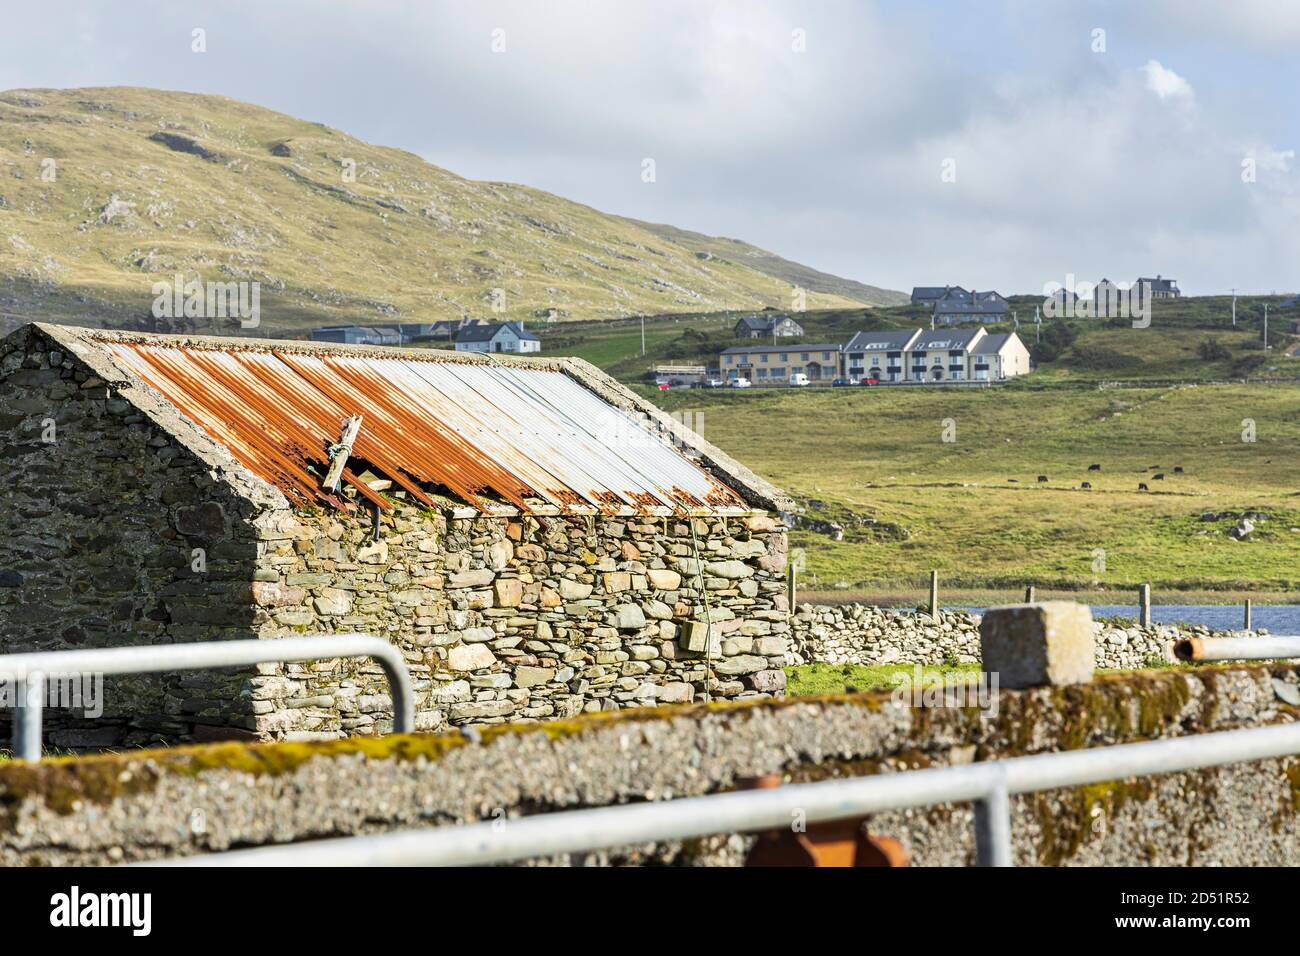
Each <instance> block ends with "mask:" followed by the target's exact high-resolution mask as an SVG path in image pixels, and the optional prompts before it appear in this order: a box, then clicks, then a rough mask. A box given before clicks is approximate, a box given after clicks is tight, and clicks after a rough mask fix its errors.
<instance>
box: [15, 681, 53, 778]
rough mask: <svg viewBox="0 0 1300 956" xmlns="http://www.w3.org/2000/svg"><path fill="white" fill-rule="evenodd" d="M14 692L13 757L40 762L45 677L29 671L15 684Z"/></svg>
mask: <svg viewBox="0 0 1300 956" xmlns="http://www.w3.org/2000/svg"><path fill="white" fill-rule="evenodd" d="M15 690H17V691H18V694H17V704H18V707H17V710H15V711H14V756H15V757H17V758H18V759H19V760H33V761H35V760H40V759H41V716H42V714H43V708H44V706H45V675H44V674H42V673H41V672H40V671H29V672H28V673H26V674H25V675H23V678H22V680H20V681H18V682H17V685H16V686H15Z"/></svg>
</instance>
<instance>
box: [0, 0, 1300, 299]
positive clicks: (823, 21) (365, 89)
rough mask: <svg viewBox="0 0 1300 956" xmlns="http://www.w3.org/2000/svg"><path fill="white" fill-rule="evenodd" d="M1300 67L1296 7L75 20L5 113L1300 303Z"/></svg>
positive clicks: (53, 36) (738, 231)
mask: <svg viewBox="0 0 1300 956" xmlns="http://www.w3.org/2000/svg"><path fill="white" fill-rule="evenodd" d="M196 29H202V30H203V31H204V39H205V45H206V50H205V51H204V52H202V53H196V52H194V50H193V48H192V47H193V40H192V37H193V31H194V30H196ZM1298 48H1300V2H1296V0H1232V2H1228V0H1123V2H1086V0H1074V2H1064V0H964V2H962V0H946V2H945V0H911V2H904V0H878V2H872V0H844V2H840V0H818V2H814V3H809V2H803V3H798V2H793V0H743V2H741V0H735V2H731V0H716V2H708V0H617V2H614V0H606V2H596V0H547V2H540V0H517V2H516V0H477V2H470V0H446V2H438V0H434V2H399V0H365V2H364V3H363V2H346V0H260V2H259V0H247V2H239V0H225V2H207V3H205V2H186V3H178V2H175V0H116V2H112V3H109V2H79V0H60V2H57V3H52V4H50V3H47V4H7V5H6V7H5V10H4V17H3V32H2V33H0V89H13V88H32V87H81V86H117V85H131V86H150V87H158V88H163V89H179V90H187V91H192V92H202V93H216V94H221V95H225V96H229V97H233V98H236V99H240V100H245V101H248V102H252V103H257V104H259V105H262V106H266V107H269V108H271V109H275V110H280V111H282V112H285V113H289V114H292V115H295V116H299V117H301V118H303V119H308V120H314V121H318V122H322V123H326V124H328V125H330V126H333V127H335V128H338V129H341V130H344V131H346V132H348V133H350V134H352V135H354V136H357V137H358V138H361V139H364V140H367V141H370V142H373V143H377V144H380V145H386V146H396V147H401V148H404V149H407V150H410V151H411V152H414V153H416V154H418V155H420V156H422V157H424V158H425V159H427V160H428V161H430V162H432V163H434V164H436V165H438V166H442V167H444V168H447V169H450V170H451V171H453V172H455V173H458V174H460V175H463V176H467V177H470V178H474V179H490V180H505V181H511V182H518V183H524V184H527V185H530V186H535V187H538V188H540V189H544V190H547V191H549V192H553V193H556V194H559V195H561V196H564V197H566V198H568V199H572V200H576V201H578V202H582V203H585V204H587V205H590V206H594V207H596V208H598V209H601V210H604V211H607V212H611V213H617V214H621V215H627V216H634V217H636V218H640V219H647V220H651V221H656V222H668V223H672V224H673V225H676V226H680V227H683V228H687V229H694V230H697V231H700V232H705V233H709V234H713V235H725V236H731V237H735V238H739V239H744V240H746V241H748V242H752V243H754V244H756V245H759V246H762V247H764V248H767V249H770V250H772V251H774V252H777V253H779V254H780V255H783V256H785V257H787V258H790V259H794V260H797V261H800V262H803V263H806V264H808V265H811V266H814V267H816V268H820V269H824V270H826V271H828V272H833V273H836V274H838V275H842V276H846V277H848V278H853V279H857V280H860V281H862V282H867V283H870V284H873V285H879V286H884V287H887V288H894V289H904V290H906V289H910V288H911V287H912V286H913V285H942V284H948V283H954V284H960V285H964V286H966V287H967V288H971V287H974V288H978V289H989V288H994V289H998V290H999V291H1002V292H1004V293H1007V294H1010V293H1037V292H1041V291H1042V290H1043V288H1044V286H1046V285H1047V284H1049V283H1062V284H1064V283H1066V282H1067V280H1068V277H1069V276H1071V275H1073V276H1074V277H1076V280H1077V281H1083V280H1088V281H1095V280H1097V279H1099V278H1101V277H1103V276H1105V277H1109V278H1111V279H1113V280H1117V281H1122V280H1129V279H1133V278H1136V277H1137V276H1139V275H1143V276H1147V275H1156V274H1162V275H1164V276H1172V277H1174V278H1175V279H1177V280H1178V281H1179V283H1180V285H1181V287H1182V289H1183V291H1184V292H1185V293H1189V294H1216V293H1223V292H1226V291H1228V290H1229V289H1232V288H1236V289H1237V290H1239V291H1247V292H1252V291H1253V292H1270V291H1275V290H1276V291H1278V292H1293V291H1296V290H1297V288H1300V276H1298V275H1297V271H1298V270H1300V229H1297V228H1296V227H1297V224H1300V172H1298V171H1297V164H1296V155H1295V150H1296V149H1297V141H1298V140H1300V57H1297V56H1296V50H1297V49H1298ZM647 159H651V160H653V161H654V177H653V181H652V182H647V181H646V177H645V176H643V170H644V169H645V168H646V166H645V160H647Z"/></svg>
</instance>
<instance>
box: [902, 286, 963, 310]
mask: <svg viewBox="0 0 1300 956" xmlns="http://www.w3.org/2000/svg"><path fill="white" fill-rule="evenodd" d="M973 298H974V297H973V296H972V294H971V293H970V292H967V291H966V290H965V289H963V288H962V287H961V286H959V285H918V286H914V287H913V288H912V305H925V306H930V307H931V308H933V307H934V305H935V304H936V303H938V302H966V303H970V302H971V301H973Z"/></svg>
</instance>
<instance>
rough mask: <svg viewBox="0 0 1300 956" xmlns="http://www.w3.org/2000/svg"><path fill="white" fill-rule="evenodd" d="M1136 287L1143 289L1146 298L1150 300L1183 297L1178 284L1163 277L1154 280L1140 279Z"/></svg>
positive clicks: (1158, 276) (1159, 276)
mask: <svg viewBox="0 0 1300 956" xmlns="http://www.w3.org/2000/svg"><path fill="white" fill-rule="evenodd" d="M1134 285H1135V286H1138V287H1140V288H1142V289H1143V291H1144V295H1145V297H1146V298H1149V299H1177V298H1178V297H1179V296H1181V295H1182V292H1180V291H1179V290H1178V282H1177V281H1176V280H1174V279H1166V278H1165V277H1164V276H1162V275H1157V276H1156V277H1155V278H1154V279H1150V278H1145V277H1143V278H1139V279H1138V280H1137V282H1135V283H1134Z"/></svg>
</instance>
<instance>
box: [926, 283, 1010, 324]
mask: <svg viewBox="0 0 1300 956" xmlns="http://www.w3.org/2000/svg"><path fill="white" fill-rule="evenodd" d="M1008 310H1009V304H1008V302H1007V300H1006V299H1005V298H1003V297H1002V296H1001V295H999V294H998V293H996V292H991V291H990V292H972V293H971V294H970V298H969V299H961V298H956V299H940V300H939V301H938V302H936V303H935V304H934V321H935V324H936V325H961V324H963V323H966V322H979V323H981V324H982V323H986V322H1002V321H1004V320H1005V319H1006V317H1007V312H1008Z"/></svg>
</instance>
